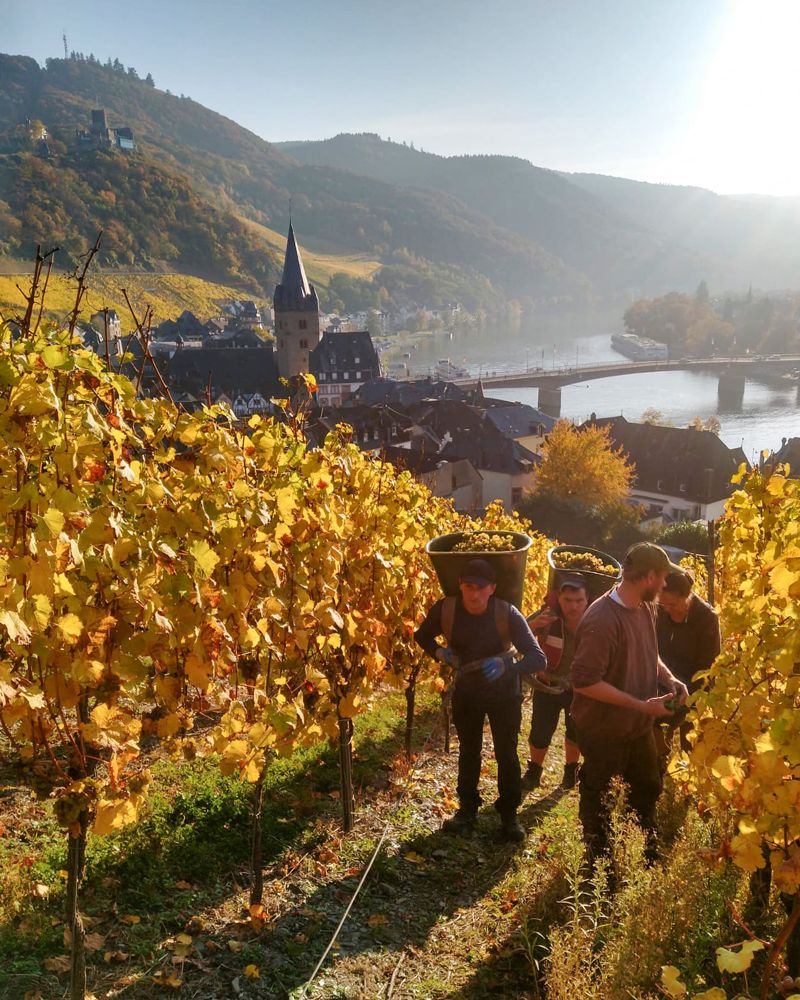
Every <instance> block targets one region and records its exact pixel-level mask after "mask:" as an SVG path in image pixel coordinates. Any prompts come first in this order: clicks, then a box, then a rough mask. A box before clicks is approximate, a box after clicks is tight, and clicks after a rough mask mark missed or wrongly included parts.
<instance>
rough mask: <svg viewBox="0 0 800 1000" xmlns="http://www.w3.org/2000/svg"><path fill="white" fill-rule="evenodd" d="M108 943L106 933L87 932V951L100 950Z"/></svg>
mask: <svg viewBox="0 0 800 1000" xmlns="http://www.w3.org/2000/svg"><path fill="white" fill-rule="evenodd" d="M105 943H106V936H105V934H97V933H95V934H87V935H86V940H85V942H84V944H85V947H86V950H87V951H100V949H101V948H102V947H103V945H104V944H105Z"/></svg>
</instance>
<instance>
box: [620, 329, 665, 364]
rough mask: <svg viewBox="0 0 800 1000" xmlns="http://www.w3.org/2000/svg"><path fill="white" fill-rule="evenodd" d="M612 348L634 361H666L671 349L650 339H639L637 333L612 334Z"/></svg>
mask: <svg viewBox="0 0 800 1000" xmlns="http://www.w3.org/2000/svg"><path fill="white" fill-rule="evenodd" d="M611 346H612V347H613V348H614V350H615V351H618V352H619V353H620V354H624V355H625V357H626V358H631V360H633V361H666V360H667V359H668V357H669V349H668V348H667V345H666V344H660V343H659V342H658V341H657V340H651V339H650V338H649V337H637V336H636V334H635V333H612V334H611Z"/></svg>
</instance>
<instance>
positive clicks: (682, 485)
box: [681, 483, 689, 493]
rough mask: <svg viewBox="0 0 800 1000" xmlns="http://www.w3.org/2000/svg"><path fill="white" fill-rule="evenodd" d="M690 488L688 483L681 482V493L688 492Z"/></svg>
mask: <svg viewBox="0 0 800 1000" xmlns="http://www.w3.org/2000/svg"><path fill="white" fill-rule="evenodd" d="M688 489H689V487H688V486H687V485H686V483H681V493H686V491H687V490H688Z"/></svg>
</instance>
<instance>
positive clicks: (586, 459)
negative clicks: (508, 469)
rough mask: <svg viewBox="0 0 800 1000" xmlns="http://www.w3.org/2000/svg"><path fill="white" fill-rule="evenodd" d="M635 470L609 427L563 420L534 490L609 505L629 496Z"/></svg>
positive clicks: (546, 452)
mask: <svg viewBox="0 0 800 1000" xmlns="http://www.w3.org/2000/svg"><path fill="white" fill-rule="evenodd" d="M634 472H635V469H634V466H633V464H632V463H631V462H630V460H629V459H628V457H627V455H625V453H624V452H623V451H622V450H621V449H620V448H615V447H614V445H613V444H612V442H611V438H610V431H609V428H608V427H584V428H583V429H578V428H577V427H575V426H574V425H573V424H571V423H570V422H569V421H568V420H560V421H559V422H558V423H557V424H556V425H555V427H554V428H553V430H552V431H551V432H550V434H549V435H548V437H547V440H546V441H545V443H544V447H543V448H542V461H541V464H540V465H539V467H538V470H537V473H536V485H535V486H534V489H533V492H534V494H539V495H541V494H549V495H550V496H554V497H559V498H561V499H563V500H577V501H579V502H581V503H585V504H586V505H587V506H590V507H600V508H602V507H608V506H610V505H612V504H615V503H619V502H621V501H622V500H624V499H625V498H626V497H627V495H628V493H629V491H630V486H631V480H632V478H633V474H634Z"/></svg>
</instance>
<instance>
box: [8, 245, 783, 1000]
mask: <svg viewBox="0 0 800 1000" xmlns="http://www.w3.org/2000/svg"><path fill="white" fill-rule="evenodd" d="M42 267H43V265H42V262H41V261H40V262H39V264H37V274H36V275H35V278H34V283H33V287H32V290H31V293H30V298H29V300H28V303H27V309H26V311H25V312H24V313H23V314H22V315H20V316H19V317H18V321H17V324H16V331H17V332H15V327H14V326H13V325H12V324H11V323H5V324H4V325H3V327H2V341H1V344H0V643H1V644H2V656H1V658H0V734H2V735H0V740H2V750H3V759H4V763H3V772H2V786H1V787H0V795H1V796H2V797H1V798H0V809H1V810H2V811H1V812H0V817H2V825H0V858H1V859H2V864H3V884H2V886H1V887H0V921H2V924H0V956H2V961H0V996H4V997H9V998H14V1000H21V998H23V997H24V998H27V1000H36V998H41V1000H44V998H51V997H53V998H55V997H63V996H69V997H70V998H71V1000H79V998H84V997H88V996H91V995H94V996H95V997H97V998H98V1000H99V998H101V997H103V998H105V997H125V998H139V997H149V996H153V995H158V994H159V993H161V992H163V993H164V994H167V995H169V994H174V995H177V996H187V997H204V998H207V1000H210V998H212V997H223V996H224V997H228V996H243V997H286V996H292V997H295V998H299V997H301V996H308V997H312V996H313V997H376V996H388V997H391V996H395V997H464V998H465V1000H466V998H467V997H478V996H491V995H498V993H499V994H501V995H504V996H514V997H550V998H559V997H563V998H564V1000H566V998H567V997H570V998H575V997H578V996H580V997H587V998H588V997H596V998H598V1000H599V998H603V1000H615V998H617V997H628V996H632V997H640V998H645V997H657V996H664V995H669V996H675V997H677V996H687V997H695V998H700V997H703V998H706V1000H723V998H724V997H733V996H752V997H755V996H760V997H761V998H766V997H771V996H788V995H792V993H793V989H794V988H793V987H791V988H790V984H789V983H788V981H787V982H783V985H781V983H782V981H783V980H784V978H785V970H784V967H783V966H784V961H785V959H784V953H785V946H786V945H787V942H788V944H789V951H790V953H791V949H792V947H793V942H794V941H795V936H794V935H793V934H792V932H793V930H794V928H795V926H796V924H797V921H798V919H800V903H799V902H798V900H800V896H799V895H798V885H799V884H800V808H798V807H799V806H800V802H798V789H800V782H798V767H800V714H799V713H798V712H797V691H798V683H799V682H800V681H799V678H800V674H798V670H797V663H798V661H800V648H799V647H800V637H798V629H797V620H796V619H797V596H798V594H800V543H798V532H800V528H799V527H798V525H799V524H800V488H799V487H798V483H796V482H795V481H793V480H790V479H788V478H787V475H786V473H787V470H785V469H778V470H775V471H774V474H772V475H766V474H762V473H759V472H754V473H753V474H751V475H750V476H749V477H748V478H747V479H746V480H745V481H743V482H742V483H741V484H740V486H739V489H738V491H737V492H736V493H735V495H734V496H733V498H732V500H731V502H730V504H729V507H728V511H727V514H726V516H725V518H724V519H723V522H722V526H721V532H720V534H721V545H720V547H719V549H718V553H717V560H718V565H717V566H716V567H715V570H716V572H715V576H716V579H717V585H718V589H719V591H720V594H721V597H720V601H721V610H722V615H723V623H724V634H725V636H726V639H725V644H724V648H723V653H722V655H721V657H720V658H719V660H718V661H717V663H716V664H715V665H714V666H713V668H712V669H711V671H710V672H709V677H708V684H707V685H706V687H705V689H704V690H703V691H702V692H701V693H700V694H699V695H698V696H696V705H695V710H694V714H693V718H694V720H695V731H694V737H693V739H694V747H693V750H692V752H691V753H690V754H689V756H688V757H686V756H677V757H676V758H675V759H674V760H673V761H672V763H671V766H670V779H669V781H668V789H667V792H666V793H665V795H664V796H663V800H662V805H661V811H662V815H661V825H662V836H663V841H664V843H663V858H662V861H661V862H660V863H658V864H656V865H654V866H653V867H651V868H648V867H647V866H646V865H644V863H643V860H642V859H643V844H642V842H641V837H640V836H639V835H638V834H637V831H636V830H635V829H631V828H629V826H628V825H627V822H626V820H625V818H624V813H623V812H622V810H619V811H618V822H617V835H616V838H615V852H614V857H613V859H612V861H611V862H610V864H609V867H608V868H607V869H605V870H604V869H601V871H600V873H599V874H598V877H597V878H596V879H595V881H594V882H593V883H592V884H590V885H587V883H586V881H585V879H584V877H583V875H582V872H581V865H580V838H579V830H578V825H577V820H576V816H575V803H574V801H573V800H574V796H567V795H563V794H559V791H558V790H557V789H553V790H552V791H551V792H549V793H548V794H547V795H545V797H544V798H541V799H539V800H538V801H532V802H529V803H527V804H526V807H525V809H524V810H523V812H522V814H521V817H522V819H523V822H524V824H525V825H526V827H527V828H528V831H529V836H528V841H527V843H526V845H525V847H524V849H523V850H521V851H518V852H515V851H514V850H513V849H512V848H510V847H507V846H505V847H499V846H498V845H497V844H495V843H494V842H493V841H492V839H491V835H490V834H489V833H488V832H486V833H484V832H481V833H480V836H479V838H478V840H476V842H475V843H470V844H469V845H465V844H463V843H460V844H456V845H454V844H453V842H452V840H447V838H446V837H443V836H442V835H441V834H439V833H438V832H437V828H438V826H439V825H440V823H441V817H442V816H443V815H446V814H447V813H448V812H449V811H451V810H452V808H453V807H454V802H453V792H452V785H453V784H454V770H455V762H454V758H453V755H452V754H450V755H448V754H447V753H446V752H444V750H443V747H444V746H445V745H446V742H447V740H446V733H445V731H444V729H443V726H442V722H441V715H440V711H439V694H440V693H441V691H442V690H443V689H444V687H445V679H444V678H443V677H442V676H440V674H439V667H438V664H434V662H433V661H430V660H426V658H425V657H424V655H423V654H422V653H421V651H420V650H419V649H418V648H417V647H416V645H415V643H414V641H413V639H412V635H413V631H414V629H415V627H416V626H417V625H418V624H419V622H420V620H421V618H422V616H423V615H424V613H425V611H426V610H427V608H428V607H429V605H430V604H431V603H432V602H433V600H435V599H436V597H438V596H439V591H438V585H437V583H436V580H435V577H434V574H433V571H432V569H431V566H430V563H429V561H428V557H427V556H426V554H425V551H424V550H425V543H426V542H427V541H428V540H429V539H430V538H432V537H434V536H437V535H442V534H445V533H447V532H451V531H469V532H477V533H481V532H487V531H502V532H508V533H510V532H514V531H526V532H528V533H529V534H530V535H531V536H532V538H533V545H532V547H531V549H530V551H529V557H528V570H527V578H526V586H525V599H524V602H523V610H524V611H525V612H526V613H530V612H531V611H533V610H534V609H535V608H536V607H538V606H539V603H540V602H541V600H542V598H543V596H544V589H545V582H546V577H547V574H546V553H547V550H548V548H549V547H550V542H548V540H547V539H545V538H544V537H543V536H542V535H540V534H538V533H537V532H536V531H535V530H534V529H533V528H532V527H531V526H530V525H529V524H527V523H526V522H524V521H521V520H520V519H519V518H518V517H516V516H511V515H507V514H505V513H504V512H503V510H502V508H501V506H500V505H492V506H491V507H490V508H489V509H488V510H487V511H486V513H485V515H484V516H483V517H482V518H480V519H479V520H472V519H468V518H465V517H463V516H462V515H459V514H457V513H455V512H454V511H453V510H452V508H451V507H450V506H449V505H448V504H447V503H445V502H443V501H441V500H439V499H437V498H435V497H433V496H432V495H431V494H430V493H429V492H428V490H427V489H426V488H425V487H423V486H422V485H420V484H419V483H417V482H416V481H415V480H414V479H413V478H412V477H411V476H410V474H408V473H405V472H397V471H396V470H395V469H394V468H393V467H392V466H391V465H389V464H386V463H383V462H380V461H377V460H374V459H372V458H370V457H368V456H366V455H365V454H364V453H363V452H361V450H360V449H359V448H358V447H357V446H356V445H355V444H353V443H352V442H351V440H350V437H349V428H348V427H347V426H346V425H340V427H339V428H337V430H336V432H335V433H333V434H331V435H330V436H329V438H328V439H327V441H326V442H325V445H324V447H322V448H319V449H316V450H309V449H308V448H307V447H306V443H305V440H304V437H303V429H302V420H303V413H302V407H301V408H300V409H299V410H298V411H293V410H292V408H291V407H289V406H288V404H287V408H286V410H285V412H284V419H283V420H280V421H278V420H267V419H263V418H260V417H253V418H251V419H250V421H249V422H248V423H247V424H244V425H243V424H242V423H240V422H238V421H237V420H236V419H235V417H234V415H233V414H232V412H231V411H230V410H227V409H226V408H224V407H221V406H217V407H211V408H205V409H203V410H202V411H200V412H198V413H191V414H190V413H185V412H182V411H180V410H179V409H178V408H176V407H175V406H174V405H173V403H172V402H171V401H170V400H169V399H168V398H165V399H150V398H143V397H142V396H141V395H140V394H139V393H138V392H137V385H138V384H139V382H140V381H141V378H142V374H143V373H142V372H139V373H138V374H137V373H134V375H133V377H132V378H127V377H125V376H123V375H121V374H118V373H115V372H113V371H109V370H108V368H107V366H106V365H105V364H104V363H103V361H102V360H101V359H99V358H97V357H96V356H95V355H93V354H91V353H90V352H87V351H84V350H82V349H81V348H80V346H79V344H78V343H77V341H76V338H75V337H74V335H73V330H71V329H70V328H69V325H67V326H66V327H65V328H55V327H52V326H50V325H48V324H47V323H45V322H41V321H40V320H39V317H40V316H41V314H42V306H43V303H42V302H41V291H40V288H41V282H40V280H39V279H40V277H41V273H42ZM81 292H82V289H81V288H79V289H78V305H80V296H81ZM73 327H74V322H73ZM143 364H145V365H146V364H148V356H147V354H146V353H145V356H144V361H143ZM307 389H308V391H310V392H313V391H314V385H313V380H310V379H309V381H308V384H307ZM354 734H355V736H354ZM484 780H486V781H490V780H491V768H490V767H489V768H487V774H486V775H485V776H484ZM6 801H8V802H9V803H10V805H9V806H8V808H6V807H5V802H6ZM362 883H363V885H364V889H363V892H361V894H360V895H358V893H359V892H360V885H361V884H362ZM612 884H613V885H615V887H616V891H615V892H611V891H610V886H611V885H612ZM355 896H358V898H357V900H356V901H355V903H354V897H355ZM351 905H352V910H350V907H351ZM343 916H346V917H347V922H345V923H344V924H343V925H342V928H343V929H342V931H341V933H340V934H334V933H333V932H334V931H336V930H337V925H338V922H339V920H340V918H342V917H343ZM331 943H332V947H331V949H330V951H328V950H326V946H327V945H330V944H331ZM323 958H324V959H325V961H324V962H322V961H321V960H322V959H323ZM318 960H320V961H319V962H318ZM316 966H319V968H316ZM797 973H800V969H799V970H796V974H797ZM748 977H749V978H748ZM779 990H780V992H779Z"/></svg>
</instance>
